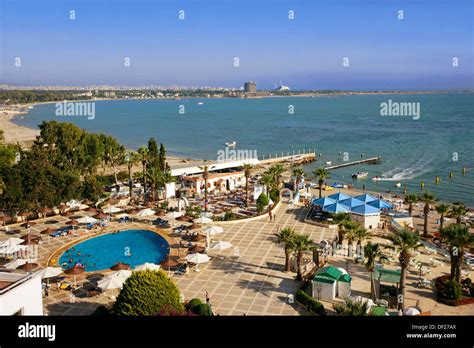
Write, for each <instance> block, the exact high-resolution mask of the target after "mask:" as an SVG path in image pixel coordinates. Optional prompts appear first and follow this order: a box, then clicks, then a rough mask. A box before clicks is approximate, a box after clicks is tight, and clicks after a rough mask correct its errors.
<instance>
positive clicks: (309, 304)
mask: <svg viewBox="0 0 474 348" xmlns="http://www.w3.org/2000/svg"><path fill="white" fill-rule="evenodd" d="M296 301H298V302H299V303H301V304H302V305H303V306H304V307H305V308H306V309H307V310H308V311H310V312H312V313H315V314H317V315H326V310H325V309H324V306H323V304H322V303H321V302H319V301H317V300H315V299H314V298H312V297H311V296H309V295H308V294H307V293H306V292H304V291H303V290H298V291H297V292H296Z"/></svg>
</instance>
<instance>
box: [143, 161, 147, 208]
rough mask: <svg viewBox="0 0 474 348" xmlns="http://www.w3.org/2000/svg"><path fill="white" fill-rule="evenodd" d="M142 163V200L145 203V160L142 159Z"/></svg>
mask: <svg viewBox="0 0 474 348" xmlns="http://www.w3.org/2000/svg"><path fill="white" fill-rule="evenodd" d="M142 165H143V202H144V203H146V161H143V162H142Z"/></svg>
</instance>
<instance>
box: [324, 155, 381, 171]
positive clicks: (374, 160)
mask: <svg viewBox="0 0 474 348" xmlns="http://www.w3.org/2000/svg"><path fill="white" fill-rule="evenodd" d="M381 160H382V157H380V156H377V157H370V158H364V159H361V160H358V161H353V162H344V163H340V164H336V165H334V166H330V167H326V168H325V169H326V170H331V169H338V168H342V167H349V166H355V165H356V164H362V163H373V164H377V163H379V162H380V161H381Z"/></svg>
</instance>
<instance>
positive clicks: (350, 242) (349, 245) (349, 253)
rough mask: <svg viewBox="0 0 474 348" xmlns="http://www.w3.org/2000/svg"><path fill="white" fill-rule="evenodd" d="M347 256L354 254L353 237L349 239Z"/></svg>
mask: <svg viewBox="0 0 474 348" xmlns="http://www.w3.org/2000/svg"><path fill="white" fill-rule="evenodd" d="M347 256H348V257H351V256H352V239H349V240H348V241H347Z"/></svg>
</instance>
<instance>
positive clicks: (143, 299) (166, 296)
mask: <svg viewBox="0 0 474 348" xmlns="http://www.w3.org/2000/svg"><path fill="white" fill-rule="evenodd" d="M164 307H165V308H167V309H172V308H174V309H175V310H177V311H183V310H184V306H183V304H182V303H181V302H180V296H179V290H178V288H177V287H176V285H175V284H174V282H173V281H172V280H171V279H170V278H169V277H168V276H167V275H166V273H165V272H163V271H161V270H160V271H151V270H146V271H135V272H133V273H132V275H131V276H130V277H129V278H128V279H127V280H126V281H125V283H124V285H123V288H122V290H121V291H120V294H119V296H118V297H117V301H116V302H115V304H114V307H113V312H114V313H115V314H117V315H133V316H143V315H155V314H156V313H159V312H160V311H161V309H162V308H164Z"/></svg>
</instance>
